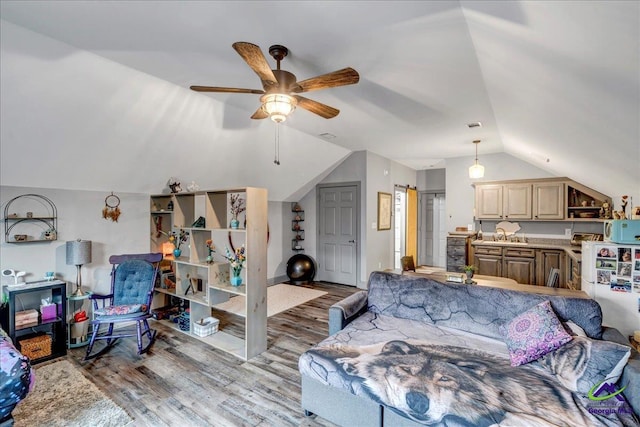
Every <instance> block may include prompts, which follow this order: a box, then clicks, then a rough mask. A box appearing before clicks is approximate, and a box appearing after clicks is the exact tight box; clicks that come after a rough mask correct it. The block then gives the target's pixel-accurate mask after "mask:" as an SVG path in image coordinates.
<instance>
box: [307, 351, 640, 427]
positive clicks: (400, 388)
mask: <svg viewBox="0 0 640 427" xmlns="http://www.w3.org/2000/svg"><path fill="white" fill-rule="evenodd" d="M303 358H304V361H302V359H301V367H302V365H303V364H304V365H305V369H304V370H303V372H304V373H305V374H306V375H308V376H311V377H313V378H315V379H317V380H319V381H321V382H322V383H325V384H328V385H333V386H337V387H340V388H342V389H344V390H347V391H349V392H351V393H353V394H355V395H360V396H367V397H368V398H369V399H371V400H373V401H375V402H378V403H380V404H382V405H385V406H386V407H388V408H390V409H392V410H393V411H394V412H396V413H398V414H400V415H402V416H404V417H406V418H409V419H411V420H414V421H416V422H418V423H420V424H424V425H435V426H457V427H460V426H468V427H470V426H485V427H488V426H528V427H543V426H544V427H549V426H567V427H574V426H620V425H623V426H627V425H628V426H632V425H638V424H636V423H637V420H635V418H634V415H633V414H632V411H630V410H629V411H626V412H627V413H624V411H620V412H621V413H609V414H604V415H600V414H593V413H591V412H592V411H590V404H591V403H592V402H591V401H590V400H589V399H588V398H587V397H586V396H584V395H581V394H580V393H576V392H575V390H572V389H570V388H567V384H571V383H574V384H575V383H576V380H575V379H574V378H572V377H571V376H572V371H570V370H568V369H564V370H563V376H562V378H558V377H557V376H556V375H555V374H554V372H553V371H550V370H549V369H545V367H544V366H543V364H542V363H534V364H529V365H525V366H519V367H512V366H511V364H510V362H509V359H508V357H506V356H503V355H501V354H495V353H489V352H487V351H482V350H478V349H472V348H468V347H461V346H452V345H443V344H430V343H429V344H426V343H424V342H417V341H414V340H410V339H408V340H391V341H386V342H381V343H375V344H370V345H357V346H353V345H349V344H347V343H344V344H342V343H338V342H333V343H328V344H327V345H322V343H321V344H320V345H318V346H316V347H314V348H313V349H311V350H309V351H308V352H307V353H305V355H304V356H303ZM582 371H584V368H580V367H579V368H577V369H576V370H575V371H573V372H574V374H575V375H580V374H581V373H582Z"/></svg>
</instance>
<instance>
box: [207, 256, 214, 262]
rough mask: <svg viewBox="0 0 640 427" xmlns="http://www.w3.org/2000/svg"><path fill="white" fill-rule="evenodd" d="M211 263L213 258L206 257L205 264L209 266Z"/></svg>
mask: <svg viewBox="0 0 640 427" xmlns="http://www.w3.org/2000/svg"><path fill="white" fill-rule="evenodd" d="M212 262H213V257H212V256H211V255H209V256H208V257H207V264H211V263H212Z"/></svg>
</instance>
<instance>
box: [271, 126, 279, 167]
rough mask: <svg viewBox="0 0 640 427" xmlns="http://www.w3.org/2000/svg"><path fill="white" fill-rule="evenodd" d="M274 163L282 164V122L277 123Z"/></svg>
mask: <svg viewBox="0 0 640 427" xmlns="http://www.w3.org/2000/svg"><path fill="white" fill-rule="evenodd" d="M274 151H275V153H274V159H273V163H274V164H276V165H278V166H280V123H276V136H275V146H274Z"/></svg>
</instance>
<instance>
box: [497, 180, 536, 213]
mask: <svg viewBox="0 0 640 427" xmlns="http://www.w3.org/2000/svg"><path fill="white" fill-rule="evenodd" d="M503 193H504V204H503V207H502V214H503V215H502V217H503V218H504V219H509V220H514V219H531V206H532V203H531V184H506V185H505V186H504V190H503Z"/></svg>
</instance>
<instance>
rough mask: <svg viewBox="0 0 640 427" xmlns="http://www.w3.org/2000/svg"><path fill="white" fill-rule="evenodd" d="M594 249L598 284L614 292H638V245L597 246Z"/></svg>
mask: <svg viewBox="0 0 640 427" xmlns="http://www.w3.org/2000/svg"><path fill="white" fill-rule="evenodd" d="M596 250H597V253H596V277H597V283H598V284H601V285H607V286H609V287H610V288H611V290H612V291H615V292H638V293H640V247H638V248H635V250H634V248H632V247H631V246H628V247H624V246H599V247H597V248H596Z"/></svg>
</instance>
